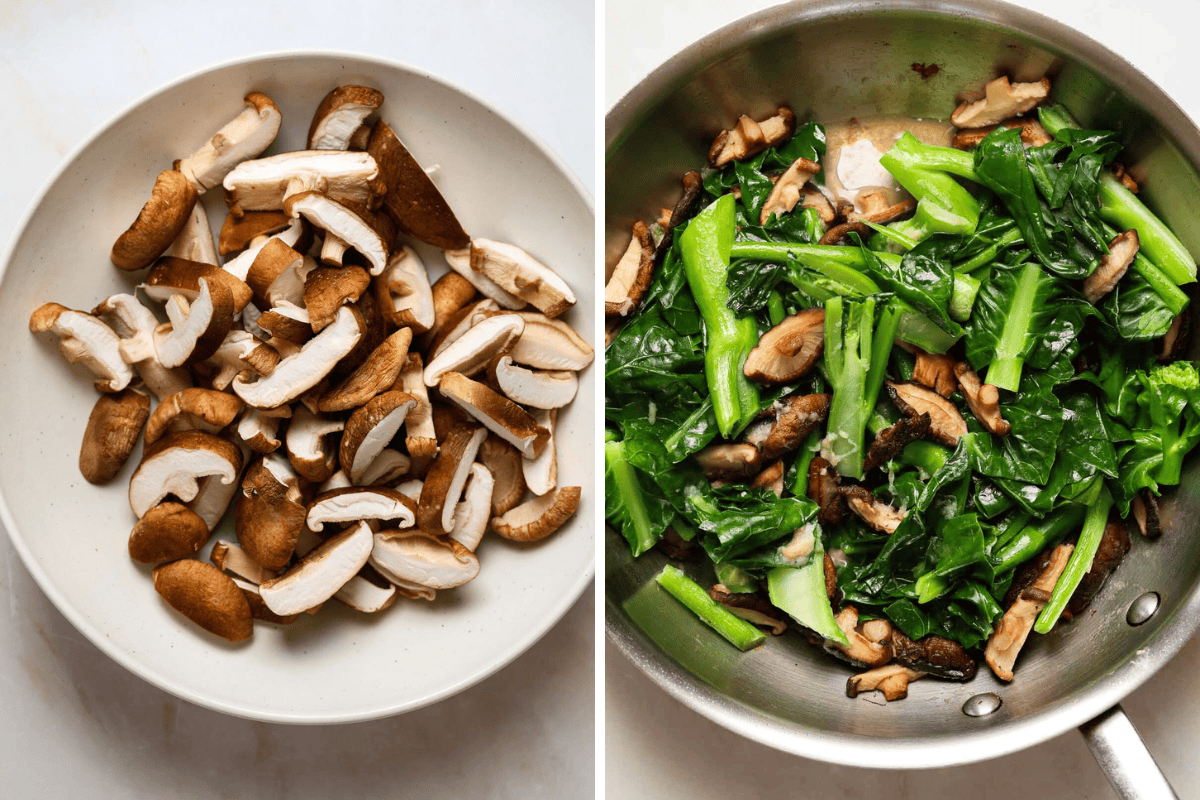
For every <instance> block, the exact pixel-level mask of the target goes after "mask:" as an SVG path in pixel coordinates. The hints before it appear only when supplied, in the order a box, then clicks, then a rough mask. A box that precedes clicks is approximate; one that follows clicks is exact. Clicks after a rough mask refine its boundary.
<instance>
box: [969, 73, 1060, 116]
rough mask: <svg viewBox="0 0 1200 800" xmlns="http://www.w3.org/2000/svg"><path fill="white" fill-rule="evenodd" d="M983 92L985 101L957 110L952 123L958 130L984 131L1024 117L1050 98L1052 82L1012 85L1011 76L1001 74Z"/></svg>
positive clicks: (1045, 80) (1045, 79) (1047, 79)
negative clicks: (1022, 115) (1027, 112)
mask: <svg viewBox="0 0 1200 800" xmlns="http://www.w3.org/2000/svg"><path fill="white" fill-rule="evenodd" d="M983 91H984V96H983V99H981V100H976V101H975V102H973V103H971V102H967V103H962V104H960V105H959V106H958V108H956V109H954V113H952V114H951V115H950V122H951V123H952V124H954V125H955V126H957V127H959V128H983V127H986V126H988V125H996V124H998V123H1000V122H1003V121H1004V120H1006V119H1008V118H1009V117H1015V116H1016V115H1018V114H1024V113H1025V112H1026V111H1029V110H1030V109H1032V108H1033V107H1034V106H1036V105H1037V104H1038V103H1040V102H1042V101H1043V100H1045V99H1046V98H1047V97H1048V96H1049V95H1050V79H1049V78H1042V79H1041V80H1040V81H1033V82H1030V83H1009V81H1008V76H1007V75H1002V76H1000V77H999V78H996V79H995V80H994V81H990V82H988V84H987V85H986V86H985V87H983Z"/></svg>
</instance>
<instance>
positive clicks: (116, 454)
mask: <svg viewBox="0 0 1200 800" xmlns="http://www.w3.org/2000/svg"><path fill="white" fill-rule="evenodd" d="M149 417H150V398H149V397H148V396H146V395H145V394H143V393H142V392H139V391H138V390H136V389H129V388H125V389H122V390H121V391H119V392H117V393H115V394H102V395H100V397H98V398H97V399H96V405H94V406H93V407H92V413H91V414H90V415H89V416H88V422H87V427H86V428H85V429H84V431H83V445H82V446H81V447H80V448H79V472H80V473H81V474H82V475H83V477H84V479H85V480H87V482H88V483H94V484H97V485H99V484H104V483H107V482H108V481H110V480H112V479H113V478H114V477H116V475H117V473H118V472H120V471H121V468H122V467H124V466H125V462H126V461H128V460H129V456H130V454H131V453H133V448H134V447H135V446H136V445H137V440H138V437H139V436H140V435H141V433H142V429H143V428H144V427H145V426H146V420H147V419H148V418H149Z"/></svg>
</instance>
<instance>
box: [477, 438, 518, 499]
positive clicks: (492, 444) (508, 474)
mask: <svg viewBox="0 0 1200 800" xmlns="http://www.w3.org/2000/svg"><path fill="white" fill-rule="evenodd" d="M478 458H479V462H480V463H481V464H483V465H484V466H485V467H487V468H488V470H489V471H490V472H491V473H492V477H493V478H494V479H495V484H494V486H493V487H492V516H493V517H499V516H502V515H504V514H506V513H508V512H509V511H511V510H512V509H513V508H515V507H516V505H517V503H519V502H521V498H522V497H524V495H525V474H524V472H523V471H522V469H521V453H520V452H519V451H518V450H517V448H515V447H513V446H512V445H511V444H509V443H508V442H506V441H504V440H503V439H501V438H500V437H499V436H497V435H496V434H494V433H489V434H488V436H487V438H486V439H484V440H483V444H482V445H481V446H480V448H479V455H478Z"/></svg>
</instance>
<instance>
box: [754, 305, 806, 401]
mask: <svg viewBox="0 0 1200 800" xmlns="http://www.w3.org/2000/svg"><path fill="white" fill-rule="evenodd" d="M824 347H825V309H823V308H807V309H805V310H803V311H801V312H800V313H798V314H793V315H791V316H790V317H787V318H786V319H784V320H783V321H781V322H780V323H779V324H778V325H776V326H775V327H773V328H771V330H769V331H767V332H766V333H764V334H763V335H762V338H760V339H759V340H758V344H757V345H755V347H754V349H753V350H751V351H750V355H748V356H746V364H745V366H744V367H743V369H742V371H743V373H744V374H745V375H746V377H747V378H749V379H750V380H753V381H758V382H760V383H789V382H791V381H793V380H795V379H796V378H798V377H800V376H801V375H803V374H804V373H805V372H807V371H808V370H809V369H811V368H812V365H813V364H815V363H816V362H817V359H818V358H819V357H820V356H821V351H822V350H823V349H824Z"/></svg>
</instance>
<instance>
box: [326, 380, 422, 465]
mask: <svg viewBox="0 0 1200 800" xmlns="http://www.w3.org/2000/svg"><path fill="white" fill-rule="evenodd" d="M416 403H417V400H416V398H415V397H413V396H412V395H410V394H406V393H405V392H398V391H395V390H392V391H388V392H384V393H383V394H380V395H376V396H375V397H373V398H371V399H370V400H368V401H367V403H366V405H364V406H362V407H361V408H357V409H355V410H354V413H353V414H351V415H350V418H349V419H348V420H346V427H345V430H344V431H343V433H342V444H341V449H340V452H339V460H340V462H341V465H342V469H344V470H346V474H347V475H349V476H350V482H351V483H354V484H356V485H357V484H358V482H359V479H360V478H361V477H362V475H363V473H364V472H366V470H367V468H368V467H369V466H371V462H372V461H374V460H375V458H376V457H377V456H378V455H379V454H380V453H381V452H383V449H384V448H385V447H387V445H388V443H389V442H391V441H392V437H394V436H395V435H396V431H398V430H400V426H401V425H402V424H404V417H405V415H406V414H408V412H409V411H410V410H411V409H412V408H413V406H415V405H416Z"/></svg>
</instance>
